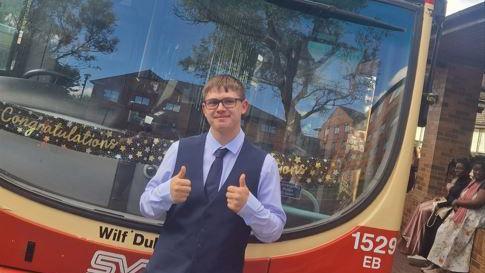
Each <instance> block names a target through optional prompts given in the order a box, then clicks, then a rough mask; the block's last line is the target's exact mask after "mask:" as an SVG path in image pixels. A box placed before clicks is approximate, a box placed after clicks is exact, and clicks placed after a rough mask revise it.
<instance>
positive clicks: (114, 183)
mask: <svg viewBox="0 0 485 273" xmlns="http://www.w3.org/2000/svg"><path fill="white" fill-rule="evenodd" d="M417 16H418V15H417V13H416V8H414V9H411V8H409V7H406V5H404V4H402V3H401V4H399V5H398V4H392V1H368V0H352V1H334V0H319V1H317V0H314V1H263V0H254V1H239V0H210V1H209V0H199V1H191V0H146V1H134V0H64V1H57V0H43V1H39V0H32V1H24V0H4V1H2V4H1V6H0V153H1V154H2V156H1V157H0V177H1V178H3V180H4V181H8V182H7V183H10V184H13V185H15V186H17V187H19V188H22V189H23V190H28V191H32V192H35V193H36V194H40V195H42V196H43V197H45V198H46V199H49V198H55V199H56V200H58V201H59V200H60V203H65V204H68V205H70V206H76V207H79V208H81V209H84V210H86V211H87V210H90V211H104V212H109V213H110V215H115V216H118V217H123V218H129V219H130V220H133V221H136V222H137V223H143V224H147V225H159V224H162V223H163V217H162V218H161V219H160V221H156V222H153V221H148V220H145V219H144V218H142V217H141V216H140V213H139V210H138V203H139V198H140V195H141V193H142V192H143V190H144V188H145V185H146V184H147V182H148V181H149V179H150V178H151V177H153V175H154V173H155V172H156V169H157V167H158V165H159V164H160V162H161V161H162V160H163V156H164V153H165V151H166V150H167V149H168V147H169V146H170V145H171V143H173V142H174V141H176V140H178V139H180V138H183V137H187V136H191V135H196V134H200V133H202V132H205V131H207V130H208V124H207V122H206V120H205V119H204V116H203V114H202V111H201V103H202V88H203V86H204V83H205V82H206V80H207V79H209V78H211V77H212V76H214V75H217V74H231V75H233V76H235V77H237V78H238V79H240V80H241V81H242V82H243V83H244V85H245V88H246V97H247V99H248V101H249V103H250V105H251V106H250V109H249V112H248V113H247V115H245V116H244V117H243V123H242V129H243V131H244V132H245V134H246V136H247V137H248V138H249V139H250V140H251V141H252V142H253V143H255V144H256V145H257V146H259V147H260V148H262V149H264V150H265V151H267V152H268V153H270V154H271V155H272V156H273V157H274V158H275V159H276V161H277V163H278V166H279V170H280V175H281V190H282V201H283V206H284V209H285V211H286V213H287V215H288V221H287V226H286V228H287V230H288V231H291V230H293V229H301V228H312V227H314V226H321V225H323V224H326V223H329V222H332V221H333V220H334V219H336V218H338V217H339V216H340V215H342V214H344V213H347V212H348V211H350V210H351V209H352V208H353V207H354V206H355V205H356V204H357V203H358V202H359V201H361V200H362V199H363V198H366V196H368V193H369V192H371V191H372V190H373V189H374V188H375V186H376V184H378V183H379V181H380V177H381V174H382V173H383V172H384V169H385V166H390V165H392V163H389V162H388V159H389V158H391V157H390V151H391V148H392V147H393V146H395V145H400V143H396V141H395V139H396V136H397V132H398V127H399V126H401V125H402V124H403V120H400V113H401V108H402V105H403V101H404V100H405V98H406V96H409V95H410V94H406V93H405V91H404V90H410V89H409V88H408V87H406V79H407V78H408V77H409V75H408V74H409V71H408V66H410V62H411V61H410V60H411V59H412V58H411V54H412V45H413V41H414V39H415V38H416V37H415V28H416V26H415V24H416V22H417ZM401 118H405V117H401ZM4 155H7V156H4ZM4 183H5V182H4Z"/></svg>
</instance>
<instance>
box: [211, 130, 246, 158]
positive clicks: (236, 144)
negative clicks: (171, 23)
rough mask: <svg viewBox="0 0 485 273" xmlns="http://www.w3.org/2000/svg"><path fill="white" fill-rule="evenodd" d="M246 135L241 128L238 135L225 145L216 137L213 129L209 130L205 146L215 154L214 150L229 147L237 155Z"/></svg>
mask: <svg viewBox="0 0 485 273" xmlns="http://www.w3.org/2000/svg"><path fill="white" fill-rule="evenodd" d="M244 137H245V134H244V132H243V130H239V133H238V134H237V136H236V137H235V138H233V139H232V140H231V141H229V143H227V144H226V145H225V146H223V145H221V144H220V143H219V142H218V141H217V140H216V139H215V138H214V136H213V135H212V133H211V130H209V132H208V133H207V138H206V143H205V147H206V149H207V150H208V151H209V152H210V153H211V154H214V152H215V151H216V150H217V149H219V148H227V149H228V150H229V151H230V152H231V153H233V154H235V155H237V153H238V152H239V151H240V150H241V147H242V145H243V143H244Z"/></svg>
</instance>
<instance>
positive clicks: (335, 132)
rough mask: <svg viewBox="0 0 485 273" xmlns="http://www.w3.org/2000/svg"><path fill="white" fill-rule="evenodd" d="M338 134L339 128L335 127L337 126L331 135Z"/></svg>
mask: <svg viewBox="0 0 485 273" xmlns="http://www.w3.org/2000/svg"><path fill="white" fill-rule="evenodd" d="M339 132H340V127H339V126H338V125H337V126H335V129H334V131H333V133H334V134H335V135H338V133H339Z"/></svg>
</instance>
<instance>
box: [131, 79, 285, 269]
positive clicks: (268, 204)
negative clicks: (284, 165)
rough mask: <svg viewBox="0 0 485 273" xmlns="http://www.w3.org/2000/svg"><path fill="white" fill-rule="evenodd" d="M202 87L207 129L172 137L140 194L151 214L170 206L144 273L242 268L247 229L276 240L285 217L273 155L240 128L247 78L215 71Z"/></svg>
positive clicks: (264, 238) (245, 105)
mask: <svg viewBox="0 0 485 273" xmlns="http://www.w3.org/2000/svg"><path fill="white" fill-rule="evenodd" d="M203 94H204V101H203V104H202V109H203V112H204V116H205V117H206V119H207V121H208V122H209V124H210V130H209V132H208V133H207V134H202V135H198V136H193V137H189V138H185V139H181V140H180V141H178V142H175V143H173V145H172V146H171V147H170V148H169V149H168V151H167V153H166V155H165V157H164V159H163V161H162V163H161V165H160V167H159V169H158V171H157V174H156V175H155V176H154V177H153V178H152V179H151V180H150V182H149V183H148V185H147V187H146V189H145V192H144V193H143V194H142V196H141V199H140V211H141V213H142V214H143V215H144V216H146V217H150V218H158V217H160V215H161V214H162V213H163V212H164V211H167V217H166V220H165V223H164V226H163V227H162V229H161V231H160V236H159V239H158V243H157V245H156V247H155V251H154V253H153V256H152V258H151V259H150V262H149V264H148V266H147V271H146V272H147V273H188V272H194V273H241V272H242V271H243V264H244V252H245V249H246V245H247V241H248V237H249V233H250V231H253V233H254V235H255V236H256V237H257V238H258V239H259V240H261V241H263V242H273V241H275V240H277V239H278V238H279V237H280V236H281V232H282V230H283V227H284V225H285V222H286V215H285V213H284V212H283V209H282V206H281V194H280V176H279V173H278V166H277V164H276V161H275V160H274V158H273V157H272V156H271V155H269V154H267V153H266V152H264V151H262V150H261V149H259V148H257V147H255V146H253V145H252V144H251V143H249V141H248V140H247V139H246V138H245V134H244V132H243V131H242V130H241V116H242V115H243V114H245V113H246V112H247V111H248V108H249V103H248V101H247V100H246V98H245V94H244V87H243V85H242V83H241V82H240V81H239V80H237V79H235V78H234V77H231V76H228V75H220V76H215V77H214V78H212V79H210V80H209V81H208V82H207V84H206V85H205V87H204V89H203Z"/></svg>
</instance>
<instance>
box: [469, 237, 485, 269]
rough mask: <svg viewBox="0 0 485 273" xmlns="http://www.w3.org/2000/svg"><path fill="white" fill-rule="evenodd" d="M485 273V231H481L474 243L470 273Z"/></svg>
mask: <svg viewBox="0 0 485 273" xmlns="http://www.w3.org/2000/svg"><path fill="white" fill-rule="evenodd" d="M483 272H485V229H483V228H482V229H479V230H478V231H477V233H476V234H475V241H474V242H473V251H472V260H471V261H470V273H483Z"/></svg>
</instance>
